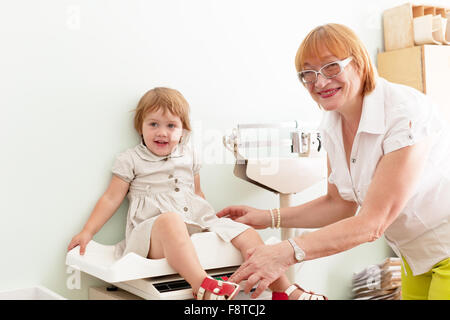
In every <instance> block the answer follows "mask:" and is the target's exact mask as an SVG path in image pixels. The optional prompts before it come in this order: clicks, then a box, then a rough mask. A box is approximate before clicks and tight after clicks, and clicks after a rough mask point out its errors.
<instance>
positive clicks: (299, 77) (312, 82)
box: [297, 56, 353, 85]
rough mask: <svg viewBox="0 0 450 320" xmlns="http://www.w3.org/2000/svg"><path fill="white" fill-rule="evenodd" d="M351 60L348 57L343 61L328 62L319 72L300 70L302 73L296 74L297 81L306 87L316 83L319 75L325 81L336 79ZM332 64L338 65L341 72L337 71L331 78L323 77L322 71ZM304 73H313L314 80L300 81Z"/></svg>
mask: <svg viewBox="0 0 450 320" xmlns="http://www.w3.org/2000/svg"><path fill="white" fill-rule="evenodd" d="M352 60H353V57H352V56H350V57H347V58H345V59H344V60H337V61H332V62H329V63H327V64H325V65H323V66H322V67H321V68H320V69H319V71H316V70H312V69H311V70H309V69H308V70H302V71H299V72H297V77H298V80H300V82H301V83H303V84H305V85H307V84H314V83H316V82H317V79H318V78H319V74H321V75H322V76H323V77H324V78H326V79H332V78H334V77H337V76H338V75H340V74H341V73H342V72H343V71H344V69H345V67H346V66H347V65H348V64H349V63H350V62H351V61H352ZM333 63H337V64H338V65H339V67H340V68H341V71H339V72H338V73H337V74H335V75H333V76H331V77H328V76H326V75H324V74H323V73H322V69H323V68H325V67H328V66H329V65H330V64H333ZM304 72H314V73H315V74H316V80H314V81H310V82H305V81H303V80H302V77H301V74H302V73H304Z"/></svg>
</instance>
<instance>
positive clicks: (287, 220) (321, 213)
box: [281, 195, 358, 228]
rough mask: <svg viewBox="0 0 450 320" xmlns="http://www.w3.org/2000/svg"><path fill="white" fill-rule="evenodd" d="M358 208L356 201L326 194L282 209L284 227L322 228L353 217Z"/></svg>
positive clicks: (282, 224)
mask: <svg viewBox="0 0 450 320" xmlns="http://www.w3.org/2000/svg"><path fill="white" fill-rule="evenodd" d="M357 208H358V206H357V204H356V203H355V202H350V201H345V200H342V199H333V198H332V197H331V196H329V195H324V196H322V197H319V198H317V199H314V200H312V201H309V202H307V203H304V204H302V205H299V206H296V207H289V208H282V209H281V227H283V228H321V227H324V226H327V225H329V224H331V223H334V222H337V221H339V220H342V219H345V218H348V217H351V216H353V215H354V214H355V212H356V209H357Z"/></svg>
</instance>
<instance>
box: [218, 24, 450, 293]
mask: <svg viewBox="0 0 450 320" xmlns="http://www.w3.org/2000/svg"><path fill="white" fill-rule="evenodd" d="M295 66H296V69H297V72H298V77H299V80H300V83H301V84H302V85H303V86H304V87H305V88H306V89H307V90H308V92H309V94H310V95H311V97H312V98H313V99H314V100H315V101H316V102H317V104H318V105H319V106H320V107H321V108H322V109H323V110H324V111H325V113H324V116H323V119H322V123H321V125H320V129H321V130H322V133H323V145H324V147H325V149H326V151H327V154H328V190H327V193H326V194H325V195H324V196H322V197H320V198H318V199H315V200H312V201H310V202H307V203H305V204H302V205H300V206H296V207H290V208H283V209H281V216H280V218H281V221H280V222H281V227H284V228H319V229H318V230H317V231H314V232H311V233H308V234H305V235H302V236H299V237H296V238H293V239H289V240H286V241H283V242H281V243H279V244H276V245H271V246H263V247H258V248H255V249H253V250H251V252H250V253H249V255H250V256H249V258H248V259H247V260H246V262H245V263H244V264H243V265H242V266H241V267H240V268H239V269H238V270H237V271H236V272H235V274H234V275H233V276H232V277H231V278H230V280H231V281H234V282H237V283H239V282H240V281H241V280H243V279H248V282H247V285H246V288H245V290H247V291H248V290H249V289H250V288H251V287H253V286H254V285H256V284H258V283H259V285H258V287H257V289H256V292H255V293H256V294H259V293H260V292H262V290H264V289H265V287H266V286H267V284H269V283H271V282H272V281H273V279H276V278H278V277H279V276H280V274H282V273H283V272H284V271H285V270H286V268H287V267H288V266H290V265H293V264H295V263H298V262H301V261H306V260H312V259H317V258H320V257H325V256H329V255H332V254H336V253H339V252H343V251H345V250H348V249H351V248H353V247H355V246H357V245H360V244H362V243H366V242H371V241H374V240H376V239H378V238H380V237H381V236H382V235H384V236H385V239H386V240H387V242H388V243H389V245H390V246H391V247H392V249H393V250H394V251H395V252H396V253H397V255H398V256H400V257H402V261H403V266H402V296H403V299H450V259H449V257H450V223H449V222H450V169H449V168H450V166H449V163H450V135H449V128H448V124H447V123H445V122H444V121H443V120H442V119H441V117H440V116H439V114H438V110H437V108H436V106H434V105H433V104H432V103H431V102H430V101H429V100H428V98H427V97H426V96H425V95H423V94H422V93H420V92H418V91H417V90H415V89H412V88H410V87H406V86H403V85H398V84H394V83H390V82H388V81H386V80H385V79H382V78H380V77H377V75H376V71H375V68H374V67H373V65H372V62H371V60H370V57H369V55H368V53H367V50H366V49H365V47H364V45H363V44H362V42H361V41H360V40H359V39H358V37H357V36H356V35H355V33H354V32H353V31H352V30H350V29H349V28H348V27H346V26H343V25H339V24H327V25H323V26H319V27H317V28H315V29H314V30H312V31H311V32H310V33H309V34H308V35H307V36H306V38H305V39H304V40H303V42H302V43H301V45H300V47H299V49H298V51H297V55H296V57H295ZM358 207H360V211H359V213H358V215H355V214H356V212H357V209H358ZM217 215H218V216H219V217H229V218H232V219H233V220H235V221H238V222H242V223H246V224H248V225H251V226H253V227H255V228H266V227H268V226H269V225H270V224H271V216H270V213H269V211H268V210H259V209H255V208H251V207H246V206H233V207H228V208H225V209H223V210H222V211H220V212H219V213H218V214H217Z"/></svg>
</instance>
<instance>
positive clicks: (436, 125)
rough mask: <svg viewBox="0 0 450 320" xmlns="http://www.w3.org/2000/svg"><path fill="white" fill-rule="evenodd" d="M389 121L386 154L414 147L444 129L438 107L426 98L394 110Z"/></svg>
mask: <svg viewBox="0 0 450 320" xmlns="http://www.w3.org/2000/svg"><path fill="white" fill-rule="evenodd" d="M387 119H388V120H387V132H386V135H385V139H384V141H383V150H384V154H387V153H390V152H392V151H395V150H398V149H401V148H403V147H407V146H411V145H414V144H416V143H417V142H420V141H422V140H424V139H425V138H427V137H429V136H431V135H433V134H435V133H437V132H438V131H439V130H440V129H441V127H442V123H441V121H440V119H439V116H438V115H437V107H436V106H435V105H434V104H432V103H430V102H429V101H428V99H425V98H423V99H420V100H419V99H418V101H412V102H411V103H409V104H403V105H401V106H399V107H397V108H395V109H392V110H391V114H389V115H388V117H387Z"/></svg>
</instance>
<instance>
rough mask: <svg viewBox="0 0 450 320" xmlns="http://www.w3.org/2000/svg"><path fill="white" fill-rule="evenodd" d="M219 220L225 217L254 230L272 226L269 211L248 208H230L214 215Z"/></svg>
mask: <svg viewBox="0 0 450 320" xmlns="http://www.w3.org/2000/svg"><path fill="white" fill-rule="evenodd" d="M216 216H218V217H219V218H222V217H226V218H230V219H232V220H234V221H236V222H241V223H244V224H246V225H249V226H250V227H252V228H254V229H265V228H267V227H269V226H270V225H271V224H272V218H271V216H270V212H269V210H260V209H255V208H252V207H249V206H230V207H226V208H225V209H222V210H221V211H219V212H217V213H216Z"/></svg>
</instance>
